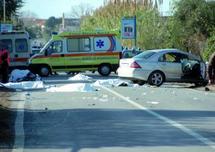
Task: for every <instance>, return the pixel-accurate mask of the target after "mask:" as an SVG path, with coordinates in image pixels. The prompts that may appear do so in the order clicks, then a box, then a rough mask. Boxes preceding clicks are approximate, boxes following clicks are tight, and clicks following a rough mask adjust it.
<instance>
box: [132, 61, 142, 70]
mask: <svg viewBox="0 0 215 152" xmlns="http://www.w3.org/2000/svg"><path fill="white" fill-rule="evenodd" d="M130 68H135V69H137V68H141V66H140V65H139V64H138V63H137V62H135V61H134V62H133V63H131V65H130Z"/></svg>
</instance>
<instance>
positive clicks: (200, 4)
mask: <svg viewBox="0 0 215 152" xmlns="http://www.w3.org/2000/svg"><path fill="white" fill-rule="evenodd" d="M162 2H163V0H106V1H105V3H104V5H103V6H101V7H99V8H97V9H96V10H92V11H90V13H89V12H88V13H87V12H86V13H84V12H83V8H82V12H83V13H82V14H81V16H80V18H81V30H86V31H92V30H95V29H102V30H105V31H113V32H115V33H117V34H118V37H119V38H120V28H121V19H122V18H123V17H125V16H126V17H130V16H136V19H137V47H140V48H142V49H156V48H178V49H181V50H185V51H191V52H193V53H195V54H200V55H203V57H204V58H205V59H206V60H207V59H208V58H209V56H210V55H211V54H212V53H213V52H214V51H215V1H210V2H207V1H206V0H178V1H176V2H175V3H174V5H173V6H172V7H173V11H172V12H171V14H170V15H169V16H162V15H161V14H160V12H159V9H158V8H159V5H160V4H162ZM2 5H3V0H0V6H2ZM23 5H24V2H23V0H16V1H14V0H6V10H7V11H6V18H7V19H8V20H9V19H10V17H11V15H15V16H16V15H18V14H17V10H18V9H19V8H21V7H22V6H23ZM2 14H3V10H2V7H0V20H2V18H3V16H2ZM59 24H60V20H58V19H56V18H54V17H50V18H49V19H48V20H47V21H46V29H45V32H42V33H41V29H38V28H37V27H34V26H30V25H26V29H27V30H28V31H29V32H30V33H31V35H32V36H33V37H36V35H39V37H47V38H48V37H49V36H50V33H51V32H52V31H54V30H56V29H57V28H58V26H59ZM35 33H36V34H35ZM44 33H46V35H44ZM122 44H123V45H124V46H128V47H132V46H133V43H132V41H131V40H122Z"/></svg>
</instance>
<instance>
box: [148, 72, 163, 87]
mask: <svg viewBox="0 0 215 152" xmlns="http://www.w3.org/2000/svg"><path fill="white" fill-rule="evenodd" d="M164 80H165V77H164V74H163V73H162V72H160V71H154V72H152V73H151V74H150V76H149V78H148V83H149V84H150V85H155V86H158V87H159V86H161V85H162V84H163V82H164Z"/></svg>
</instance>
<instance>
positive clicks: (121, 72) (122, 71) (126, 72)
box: [117, 67, 151, 81]
mask: <svg viewBox="0 0 215 152" xmlns="http://www.w3.org/2000/svg"><path fill="white" fill-rule="evenodd" d="M117 73H118V76H119V77H121V78H126V79H130V80H143V81H147V80H148V77H149V74H150V73H151V71H146V70H143V69H134V68H128V67H127V68H118V69H117Z"/></svg>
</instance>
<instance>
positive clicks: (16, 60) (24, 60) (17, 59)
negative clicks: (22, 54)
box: [10, 58, 28, 62]
mask: <svg viewBox="0 0 215 152" xmlns="http://www.w3.org/2000/svg"><path fill="white" fill-rule="evenodd" d="M27 60H28V58H11V59H10V62H26V61H27Z"/></svg>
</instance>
